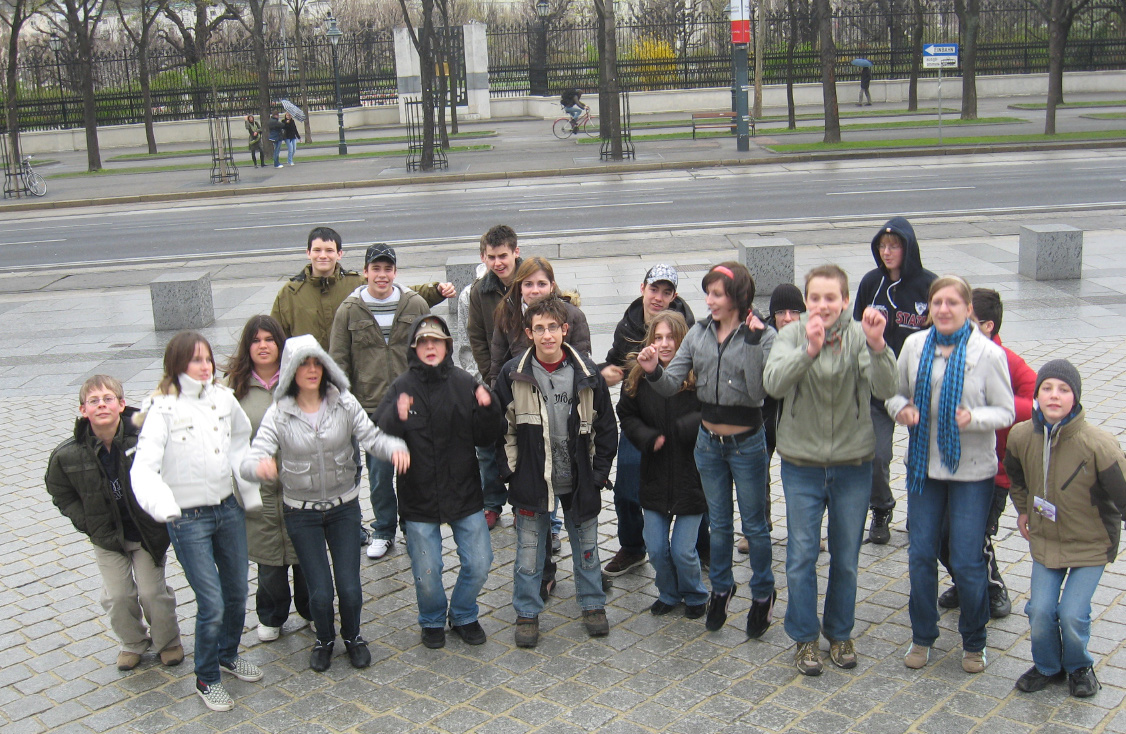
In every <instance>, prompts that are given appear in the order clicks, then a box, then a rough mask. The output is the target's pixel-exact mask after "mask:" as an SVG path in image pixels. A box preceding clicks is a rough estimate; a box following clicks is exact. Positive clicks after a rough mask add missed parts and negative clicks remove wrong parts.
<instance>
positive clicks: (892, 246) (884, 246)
mask: <svg viewBox="0 0 1126 734" xmlns="http://www.w3.org/2000/svg"><path fill="white" fill-rule="evenodd" d="M876 249H877V250H879V251H880V252H896V251H897V250H902V249H903V245H901V244H899V243H898V242H881V243H880V244H878V245H876Z"/></svg>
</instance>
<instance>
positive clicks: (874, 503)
mask: <svg viewBox="0 0 1126 734" xmlns="http://www.w3.org/2000/svg"><path fill="white" fill-rule="evenodd" d="M871 415H872V430H873V431H875V432H876V456H875V458H874V459H873V460H872V492H871V496H870V497H869V498H868V506H869V507H870V508H872V509H873V510H894V509H895V498H894V497H892V494H891V444H892V440H893V439H894V438H895V421H894V420H892V419H891V417H890V416H888V412H887V411H886V410H885V409H884V404H883V402H873V403H872V406H871Z"/></svg>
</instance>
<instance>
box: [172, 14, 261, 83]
mask: <svg viewBox="0 0 1126 734" xmlns="http://www.w3.org/2000/svg"><path fill="white" fill-rule="evenodd" d="M259 1H261V0H259ZM215 5H216V3H214V2H212V0H188V2H186V3H177V4H175V5H172V4H171V3H169V4H166V5H165V7H164V17H166V18H168V20H169V21H171V22H172V25H174V26H175V27H176V31H177V33H175V34H174V33H170V32H169V31H167V30H165V29H161V30H160V36H161V37H162V38H163V39H164V40H165V41H167V42H168V45H170V46H172V48H174V49H176V51H177V52H178V53H179V54H180V55H181V56H183V57H184V65H185V66H188V67H192V66H195V65H196V64H198V63H199V62H201V61H203V59H204V57H205V56H206V55H207V45H208V44H209V43H210V42H211V36H212V35H214V34H215V32H216V30H217V29H218V28H219V27H220V26H221V25H223V24H224V23H226V22H227V21H229V20H240V19H241V18H240V16H241V13H240V12H239V10H238V8H237V7H236V6H235V5H232V4H230V3H224V4H223V6H222V7H223V12H222V13H214V14H213V13H212V12H211V8H213V7H214V6H215ZM212 15H214V17H209V16H212ZM177 34H178V35H177Z"/></svg>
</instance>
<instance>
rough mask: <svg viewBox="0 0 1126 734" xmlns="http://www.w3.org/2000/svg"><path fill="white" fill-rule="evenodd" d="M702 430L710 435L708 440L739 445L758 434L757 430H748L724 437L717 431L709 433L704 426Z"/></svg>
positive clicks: (701, 427)
mask: <svg viewBox="0 0 1126 734" xmlns="http://www.w3.org/2000/svg"><path fill="white" fill-rule="evenodd" d="M700 430H701V431H703V432H704V433H706V434H708V438H710V439H712V440H713V441H719V442H720V443H730V444H736V443H739V442H740V441H742V440H743V439H745V438H750V437H751V436H753V435H755V434H756V433H758V429H757V428H748V429H747V430H745V431H743V432H741V433H732V434H731V435H730V436H724V435H723V434H721V433H716V432H715V431H709V430H708V429H707V428H705V427H704V426H700Z"/></svg>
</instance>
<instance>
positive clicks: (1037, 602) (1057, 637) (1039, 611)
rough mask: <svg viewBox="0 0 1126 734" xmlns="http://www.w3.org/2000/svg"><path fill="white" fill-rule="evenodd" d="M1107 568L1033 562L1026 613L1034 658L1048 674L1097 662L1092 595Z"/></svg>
mask: <svg viewBox="0 0 1126 734" xmlns="http://www.w3.org/2000/svg"><path fill="white" fill-rule="evenodd" d="M1103 568H1104V567H1103V566H1085V567H1082V568H1070V569H1069V568H1046V567H1045V566H1041V565H1040V564H1039V563H1037V562H1036V561H1033V562H1032V584H1031V587H1030V591H1031V594H1030V598H1029V600H1028V603H1027V604H1026V605H1025V607H1024V613H1025V614H1027V615H1028V626H1029V627H1030V628H1031V629H1032V662H1033V663H1035V664H1036V669H1037V670H1039V671H1040V672H1041V673H1043V674H1044V675H1055V674H1056V673H1058V672H1060V670H1061V669H1062V670H1065V671H1067V672H1068V673H1072V672H1074V671H1076V670H1078V669H1079V668H1089V667H1091V666H1092V665H1094V664H1095V659H1094V658H1093V657H1091V653H1089V652H1087V642H1088V641H1089V640H1090V639H1091V597H1093V596H1094V595H1095V589H1096V588H1098V586H1099V579H1100V578H1102V575H1103ZM1065 578H1066V580H1067V583H1066V584H1065V583H1064V579H1065ZM1061 588H1062V589H1063V595H1062V596H1061V595H1060V589H1061ZM960 591H961V590H960V589H959V592H960Z"/></svg>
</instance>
